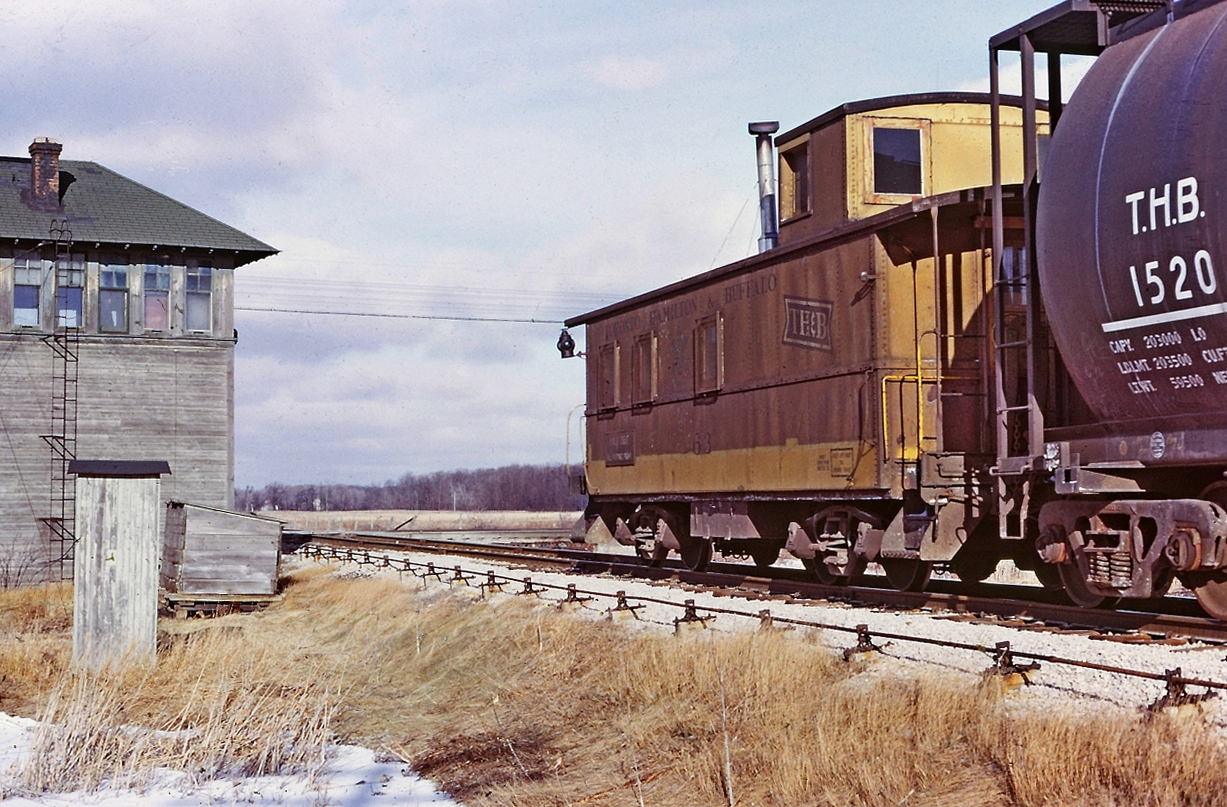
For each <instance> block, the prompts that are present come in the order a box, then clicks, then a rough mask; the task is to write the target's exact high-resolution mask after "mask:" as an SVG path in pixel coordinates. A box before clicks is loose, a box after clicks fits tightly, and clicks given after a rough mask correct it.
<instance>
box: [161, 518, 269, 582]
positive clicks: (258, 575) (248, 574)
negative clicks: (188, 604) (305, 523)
mask: <svg viewBox="0 0 1227 807" xmlns="http://www.w3.org/2000/svg"><path fill="white" fill-rule="evenodd" d="M280 552H281V523H280V522H278V521H274V520H272V519H267V518H258V517H256V516H251V515H246V514H243V513H231V512H226V511H224V510H218V509H215V508H210V507H200V506H197V505H193V504H182V503H179V502H172V503H171V504H170V505H169V506H168V507H167V511H166V531H165V540H164V542H163V545H162V571H161V582H162V587H163V588H164V589H166V591H167V592H169V593H172V594H213V595H236V594H253V595H262V596H271V595H273V594H276V593H277V563H278V561H279V560H280Z"/></svg>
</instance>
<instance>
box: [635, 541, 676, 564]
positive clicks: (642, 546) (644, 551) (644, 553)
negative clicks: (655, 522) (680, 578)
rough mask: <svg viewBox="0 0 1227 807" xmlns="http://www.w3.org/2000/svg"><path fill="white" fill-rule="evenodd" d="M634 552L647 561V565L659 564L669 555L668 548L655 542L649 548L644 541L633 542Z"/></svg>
mask: <svg viewBox="0 0 1227 807" xmlns="http://www.w3.org/2000/svg"><path fill="white" fill-rule="evenodd" d="M635 554H636V555H638V556H639V557H641V558H643V559H644V560H646V561H647V562H648V565H649V566H660V565H662V564H664V562H665V558H667V557H669V550H668V548H666V547H663V546H661V545H660V542H657V543H656V544H655V545H654V546H653V547H652V549H651V550H649V549H648V547H647V544H646V543H636V544H635Z"/></svg>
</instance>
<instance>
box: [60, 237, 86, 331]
mask: <svg viewBox="0 0 1227 807" xmlns="http://www.w3.org/2000/svg"><path fill="white" fill-rule="evenodd" d="M84 291H85V255H83V254H81V253H79V252H77V253H72V254H69V255H60V256H59V257H57V258H56V261H55V308H56V323H57V325H58V326H59V327H61V328H80V327H81V297H82V294H83V293H84Z"/></svg>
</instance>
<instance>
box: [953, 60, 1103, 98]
mask: <svg viewBox="0 0 1227 807" xmlns="http://www.w3.org/2000/svg"><path fill="white" fill-rule="evenodd" d="M1001 59H1002V60H1001V67H1000V68H999V81H1000V84H1001V92H1002V94H1004V95H1021V94H1022V64H1021V61H1020V60H1019V59H1018V57H1017V55H1016V54H1011V53H1003V54H1002V57H1001ZM1094 63H1095V58H1094V57H1092V56H1063V57H1062V58H1061V96H1062V100H1065V101H1068V100H1069V99H1070V97H1071V96H1072V95H1073V93H1074V90H1075V89H1076V88H1077V87H1078V85H1079V84H1080V83H1081V82H1082V79H1083V77H1084V76H1086V73H1087V71H1088V70H1090V69H1091V65H1093V64H1094ZM959 89H960V90H964V91H968V92H988V91H989V79H988V76H987V75H985V76H982V77H977V78H974V79H971V80H969V81H964V82H963V83H962V84H961V85H959ZM1035 94H1036V96H1037V97H1039V98H1047V97H1048V64H1047V61H1046V60H1045V59H1044V58H1043V54H1040V55H1038V56H1037V57H1036V62H1035Z"/></svg>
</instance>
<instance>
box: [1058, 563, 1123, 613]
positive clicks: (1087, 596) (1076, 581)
mask: <svg viewBox="0 0 1227 807" xmlns="http://www.w3.org/2000/svg"><path fill="white" fill-rule="evenodd" d="M1055 565H1056V567H1057V573H1058V574H1060V575H1061V585H1062V587H1064V589H1065V596H1066V597H1069V599H1070V601H1071V602H1072V603H1073V604H1074V605H1077V606H1080V607H1082V608H1099V607H1100V606H1107V607H1109V608H1111V607H1112V606H1114V605H1116V603H1117V598H1115V597H1104V596H1102V595H1100V594H1095V593H1094V592H1092V591H1091V590H1090V589H1089V588H1088V587H1087V585H1086V580H1085V579H1084V578H1083V577H1082V570H1081V568H1079V566H1078V563H1077V561H1074V560H1068V561H1066V562H1064V563H1058V564H1055Z"/></svg>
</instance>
